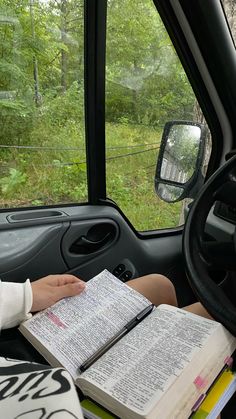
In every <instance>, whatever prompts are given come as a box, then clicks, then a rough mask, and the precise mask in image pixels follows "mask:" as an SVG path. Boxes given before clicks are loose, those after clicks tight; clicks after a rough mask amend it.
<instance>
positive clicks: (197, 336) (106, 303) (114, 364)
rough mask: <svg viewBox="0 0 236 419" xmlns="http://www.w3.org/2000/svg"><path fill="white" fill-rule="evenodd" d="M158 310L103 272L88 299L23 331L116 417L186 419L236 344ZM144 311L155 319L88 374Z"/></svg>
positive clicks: (44, 315)
mask: <svg viewBox="0 0 236 419" xmlns="http://www.w3.org/2000/svg"><path fill="white" fill-rule="evenodd" d="M150 307H152V306H151V304H150V301H148V300H147V299H146V298H145V297H143V296H142V295H141V294H139V293H138V292H136V291H135V290H133V289H131V288H130V287H128V286H127V285H126V284H124V283H122V282H121V281H119V280H118V279H117V278H116V277H114V276H113V275H112V274H110V273H109V272H108V271H103V272H102V273H101V274H99V275H97V276H96V277H94V278H93V279H91V280H90V281H89V282H88V283H87V287H86V290H85V291H84V292H83V293H82V294H80V295H79V296H76V297H71V298H67V299H64V300H62V301H60V302H58V303H56V304H55V305H54V306H53V307H51V308H50V309H46V310H44V311H43V312H40V313H38V314H36V315H35V316H33V317H32V318H31V319H29V320H27V321H25V322H24V323H23V324H22V325H21V326H20V331H21V332H22V333H23V335H24V336H25V337H26V338H27V339H28V340H29V341H30V342H31V343H32V344H33V345H34V346H35V348H36V349H37V350H38V351H39V352H40V353H41V354H42V355H43V356H44V357H45V359H47V361H48V362H49V363H50V364H51V365H53V366H58V365H62V366H63V367H65V368H66V369H67V370H68V371H69V372H70V374H71V375H72V377H73V379H74V381H75V383H76V385H77V386H78V387H79V388H80V389H81V390H82V392H83V393H84V394H85V395H86V396H89V397H91V398H92V399H93V400H95V401H96V402H97V403H99V404H101V405H102V406H104V407H105V408H106V409H108V410H109V411H111V412H113V413H114V414H115V415H117V416H119V417H121V418H125V419H129V418H148V419H152V418H153V419H154V418H162V419H167V418H169V419H174V418H181V419H186V418H188V416H189V415H190V414H191V412H192V407H193V406H194V404H195V403H196V401H197V400H198V399H199V396H200V395H201V394H202V393H204V392H206V391H207V389H208V388H209V387H210V385H211V383H212V382H213V380H214V379H215V378H216V377H217V375H218V374H219V373H220V371H221V369H222V368H223V366H224V363H225V360H226V359H227V358H228V357H229V356H231V355H232V353H233V352H234V350H235V349H236V339H235V338H234V337H233V336H232V335H231V334H230V333H229V332H228V331H227V330H226V329H225V328H224V327H223V326H222V325H221V324H220V323H217V322H215V321H213V320H208V319H204V318H202V317H200V316H197V315H194V314H191V313H188V312H186V311H184V310H181V309H178V308H176V307H172V306H168V305H161V306H159V307H157V308H154V309H153V310H152V311H151V310H149V309H150ZM144 310H147V311H148V310H149V311H150V314H149V315H148V316H146V317H145V318H144V319H143V320H142V321H138V322H137V323H138V324H137V325H136V326H135V327H133V328H132V329H131V330H130V331H129V332H128V333H125V334H124V336H123V337H122V339H120V340H118V341H117V342H116V343H115V344H114V345H113V346H112V347H111V348H110V349H109V350H107V351H106V352H105V353H104V354H103V355H102V356H100V358H99V359H98V360H96V362H93V363H92V364H91V366H89V368H87V369H86V370H85V371H84V372H82V373H81V365H85V363H86V361H87V360H88V359H91V357H92V356H93V354H95V353H97V351H98V350H99V349H100V350H101V348H103V347H104V345H106V343H107V342H108V341H110V340H111V339H112V337H113V336H117V334H119V332H120V331H122V330H124V329H125V327H126V326H127V324H128V325H129V324H130V323H132V322H133V320H134V319H137V318H138V315H139V314H140V313H141V312H143V311H144Z"/></svg>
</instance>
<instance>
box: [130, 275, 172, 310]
mask: <svg viewBox="0 0 236 419" xmlns="http://www.w3.org/2000/svg"><path fill="white" fill-rule="evenodd" d="M126 284H127V285H129V286H130V287H132V288H134V289H135V290H136V291H138V292H140V294H142V295H144V296H145V297H146V298H148V299H149V300H150V301H151V302H152V303H153V304H155V305H156V306H158V305H160V304H170V305H172V306H177V298H176V293H175V288H174V285H173V284H172V282H171V281H170V280H169V279H168V278H167V277H165V276H164V275H160V274H150V275H145V276H141V277H140V278H136V279H132V280H131V281H128V282H126Z"/></svg>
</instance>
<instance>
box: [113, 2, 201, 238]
mask: <svg viewBox="0 0 236 419" xmlns="http://www.w3.org/2000/svg"><path fill="white" fill-rule="evenodd" d="M106 63H107V71H106V141H107V144H106V146H107V147H106V149H107V193H108V196H109V197H110V198H112V199H113V200H114V201H116V202H117V204H118V205H119V206H120V208H121V209H122V210H123V212H124V213H125V214H126V215H127V217H128V218H129V219H130V221H131V222H132V224H133V225H134V226H135V228H136V229H138V230H141V231H143V230H152V229H156V228H169V227H175V226H178V225H180V224H182V222H183V216H182V214H183V202H177V203H174V204H173V203H166V202H164V201H162V200H160V199H159V198H158V197H157V195H156V194H155V191H154V178H155V170H156V162H157V156H158V153H159V147H160V141H161V137H162V133H163V128H164V125H165V123H166V122H167V121H171V120H187V121H199V122H202V118H203V117H202V113H201V110H200V108H199V106H198V104H197V102H196V98H195V95H194V93H193V91H192V88H191V86H190V83H189V81H188V79H187V77H186V74H185V72H184V70H183V67H182V65H181V63H180V61H179V59H178V57H177V55H176V53H175V50H174V48H173V46H172V44H171V41H170V39H169V37H168V34H167V32H166V30H165V28H164V25H163V23H162V21H161V19H160V17H159V15H158V13H157V10H156V8H155V6H154V4H153V1H152V0H138V1H136V2H133V1H131V0H109V1H108V26H107V60H106Z"/></svg>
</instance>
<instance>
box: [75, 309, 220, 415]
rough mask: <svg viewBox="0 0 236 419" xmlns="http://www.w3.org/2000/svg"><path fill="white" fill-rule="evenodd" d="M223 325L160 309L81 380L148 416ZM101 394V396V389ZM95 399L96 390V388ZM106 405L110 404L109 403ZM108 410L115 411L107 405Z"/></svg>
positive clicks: (87, 385) (86, 372)
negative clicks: (211, 336)
mask: <svg viewBox="0 0 236 419" xmlns="http://www.w3.org/2000/svg"><path fill="white" fill-rule="evenodd" d="M218 326H219V323H216V322H214V321H212V320H208V319H204V318H202V317H200V316H197V315H194V314H191V313H187V312H186V311H183V310H180V309H177V308H175V307H171V306H165V305H162V306H159V307H158V308H157V309H155V310H154V311H153V312H152V313H151V314H150V315H149V316H148V317H147V318H146V319H144V320H143V321H142V322H141V323H140V324H139V325H137V326H136V327H135V328H134V329H133V330H131V331H130V332H129V334H128V335H126V336H125V337H124V338H123V339H122V340H121V341H120V342H118V343H117V344H116V345H115V346H114V347H112V348H111V349H110V350H109V351H108V352H107V353H106V354H104V355H103V356H102V357H101V358H100V359H99V360H98V361H97V362H96V363H95V364H94V365H92V366H91V367H90V368H89V369H88V370H87V371H85V372H84V373H83V374H82V375H81V377H79V379H78V385H79V386H80V387H81V388H82V390H83V391H85V394H88V395H89V396H91V397H93V395H92V394H90V392H89V384H88V382H89V383H93V384H94V385H95V386H96V387H98V389H100V390H103V391H105V392H106V393H107V394H109V395H110V396H112V397H114V398H115V400H117V401H118V402H120V403H121V404H122V405H124V406H127V407H128V408H130V409H132V410H134V411H135V412H136V413H139V414H144V412H147V411H149V410H151V409H152V408H153V406H154V405H155V404H156V403H157V402H158V400H160V399H161V397H162V395H163V394H164V393H165V392H166V391H167V389H168V388H169V387H170V386H171V385H172V384H173V383H174V382H175V380H176V379H177V378H178V377H179V376H180V374H181V373H182V371H183V369H184V368H185V367H186V366H187V365H188V364H189V362H190V361H191V359H192V358H193V356H194V354H195V353H196V352H197V351H199V349H200V348H201V347H202V346H203V344H204V342H205V341H206V340H207V339H208V337H209V336H210V335H211V334H212V333H213V332H214V331H215V330H216V328H217V327H218ZM100 390H98V393H100V395H101V391H100ZM92 391H93V394H94V399H95V400H96V401H98V402H99V401H100V402H102V401H101V400H97V398H96V397H95V394H96V391H97V388H95V387H94V386H93V390H92ZM102 397H103V398H105V397H104V394H103V395H102ZM105 406H106V405H105ZM106 407H107V408H112V404H111V405H110V406H106Z"/></svg>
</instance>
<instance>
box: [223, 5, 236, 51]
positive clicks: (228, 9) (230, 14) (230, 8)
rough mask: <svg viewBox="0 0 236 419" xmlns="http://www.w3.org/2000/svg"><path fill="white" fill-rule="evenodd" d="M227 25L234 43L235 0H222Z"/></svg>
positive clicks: (235, 36) (235, 26)
mask: <svg viewBox="0 0 236 419" xmlns="http://www.w3.org/2000/svg"><path fill="white" fill-rule="evenodd" d="M222 6H223V8H224V11H225V14H226V17H227V20H228V23H229V27H230V30H231V33H232V36H233V39H234V42H235V44H236V3H235V0H222Z"/></svg>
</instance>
